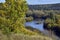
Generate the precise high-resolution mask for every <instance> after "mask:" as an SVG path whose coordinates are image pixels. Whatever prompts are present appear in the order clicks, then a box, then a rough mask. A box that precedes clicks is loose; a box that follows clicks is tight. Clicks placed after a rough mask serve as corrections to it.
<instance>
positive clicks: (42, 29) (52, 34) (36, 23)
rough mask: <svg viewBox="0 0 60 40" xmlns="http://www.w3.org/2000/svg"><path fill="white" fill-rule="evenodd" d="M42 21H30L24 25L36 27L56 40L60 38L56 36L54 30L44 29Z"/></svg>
mask: <svg viewBox="0 0 60 40" xmlns="http://www.w3.org/2000/svg"><path fill="white" fill-rule="evenodd" d="M43 25H44V24H43V21H40V22H39V21H35V20H34V21H31V22H26V23H25V26H31V27H33V28H36V29H38V30H40V31H41V32H42V33H43V34H45V35H47V36H49V37H53V38H56V40H60V38H59V37H58V36H56V35H55V34H54V32H52V31H50V30H46V29H44V27H43Z"/></svg>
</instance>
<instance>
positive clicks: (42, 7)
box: [28, 3, 60, 10]
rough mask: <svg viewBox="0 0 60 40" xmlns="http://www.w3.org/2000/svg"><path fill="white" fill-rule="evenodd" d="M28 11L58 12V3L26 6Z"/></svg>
mask: <svg viewBox="0 0 60 40" xmlns="http://www.w3.org/2000/svg"><path fill="white" fill-rule="evenodd" d="M28 7H29V9H30V10H60V3H57V4H41V5H28Z"/></svg>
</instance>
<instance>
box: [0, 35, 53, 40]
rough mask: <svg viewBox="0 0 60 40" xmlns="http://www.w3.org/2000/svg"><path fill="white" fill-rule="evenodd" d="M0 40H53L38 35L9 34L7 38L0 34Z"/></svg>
mask: <svg viewBox="0 0 60 40" xmlns="http://www.w3.org/2000/svg"><path fill="white" fill-rule="evenodd" d="M0 40H53V39H52V38H49V37H46V36H41V35H40V36H39V35H33V36H29V35H23V34H11V35H9V36H7V35H3V34H0Z"/></svg>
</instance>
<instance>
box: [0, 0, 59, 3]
mask: <svg viewBox="0 0 60 40" xmlns="http://www.w3.org/2000/svg"><path fill="white" fill-rule="evenodd" d="M26 1H27V3H28V4H52V3H60V0H26ZM0 2H5V1H4V0H0Z"/></svg>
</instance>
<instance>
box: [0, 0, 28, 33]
mask: <svg viewBox="0 0 60 40" xmlns="http://www.w3.org/2000/svg"><path fill="white" fill-rule="evenodd" d="M5 1H6V2H5V3H1V4H2V5H0V6H3V7H2V8H1V9H0V30H2V31H3V32H4V33H10V32H15V33H20V32H21V29H22V28H24V22H25V13H26V11H27V9H28V8H27V3H26V1H25V0H5ZM3 8H5V9H3Z"/></svg>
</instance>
